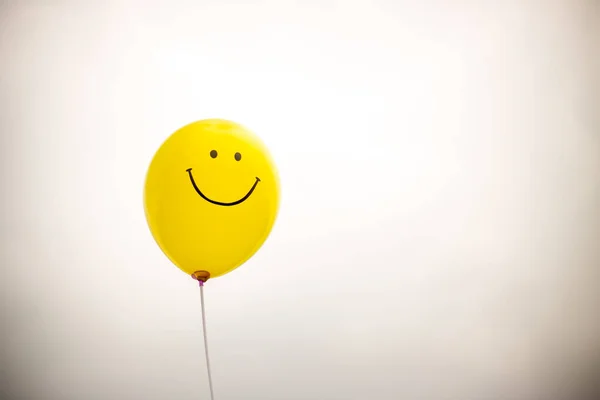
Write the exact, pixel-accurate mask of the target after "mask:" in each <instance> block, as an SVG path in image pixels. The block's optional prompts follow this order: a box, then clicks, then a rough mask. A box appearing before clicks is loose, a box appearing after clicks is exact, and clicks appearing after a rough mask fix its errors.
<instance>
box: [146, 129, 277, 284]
mask: <svg viewBox="0 0 600 400" xmlns="http://www.w3.org/2000/svg"><path fill="white" fill-rule="evenodd" d="M144 207H145V212H146V219H147V221H148V226H149V227H150V230H151V232H152V235H153V237H154V239H155V240H156V242H157V244H158V245H159V247H160V248H161V250H162V251H163V252H164V253H165V255H166V256H167V257H168V258H169V259H170V260H171V261H172V262H173V263H174V264H175V265H176V266H177V267H179V269H181V270H182V271H183V272H185V273H187V274H190V275H194V274H195V273H197V272H198V271H202V272H205V273H207V274H206V275H205V278H208V277H210V278H215V277H218V276H221V275H224V274H226V273H228V272H230V271H232V270H234V269H235V268H237V267H239V266H240V265H242V264H243V263H244V262H246V261H247V260H248V259H249V258H250V257H252V256H253V255H254V253H256V251H258V249H259V248H260V247H261V246H262V244H263V243H264V241H265V240H266V239H267V237H268V236H269V233H270V232H271V229H272V227H273V224H274V222H275V219H276V217H277V212H278V209H279V177H278V173H277V170H276V168H275V164H274V162H273V160H272V158H271V155H270V154H269V151H268V149H267V148H266V147H265V145H264V144H263V142H262V141H261V140H260V139H259V138H258V137H257V136H255V135H254V134H253V133H252V132H250V131H248V130H247V129H246V128H244V127H243V126H241V125H239V124H236V123H234V122H231V121H226V120H221V119H209V120H202V121H197V122H194V123H191V124H189V125H186V126H184V127H183V128H181V129H179V130H178V131H176V132H175V133H173V134H172V135H171V136H170V137H169V138H168V139H167V140H166V141H165V142H164V143H163V144H162V146H161V147H160V148H159V149H158V151H157V152H156V154H155V155H154V158H153V159H152V162H151V163H150V167H149V168H148V173H147V175H146V184H145V188H144ZM200 276H202V274H200Z"/></svg>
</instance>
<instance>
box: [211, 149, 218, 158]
mask: <svg viewBox="0 0 600 400" xmlns="http://www.w3.org/2000/svg"><path fill="white" fill-rule="evenodd" d="M210 156H211V157H212V158H217V151H216V150H211V151H210Z"/></svg>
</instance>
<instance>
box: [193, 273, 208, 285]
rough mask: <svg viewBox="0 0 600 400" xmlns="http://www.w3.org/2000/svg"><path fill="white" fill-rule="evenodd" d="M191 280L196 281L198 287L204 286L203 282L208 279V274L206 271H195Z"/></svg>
mask: <svg viewBox="0 0 600 400" xmlns="http://www.w3.org/2000/svg"><path fill="white" fill-rule="evenodd" d="M192 278H194V279H195V280H197V281H198V284H200V286H204V282H206V281H207V280H208V279H209V278H210V272H208V271H196V272H194V273H193V274H192Z"/></svg>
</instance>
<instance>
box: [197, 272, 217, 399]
mask: <svg viewBox="0 0 600 400" xmlns="http://www.w3.org/2000/svg"><path fill="white" fill-rule="evenodd" d="M198 283H199V286H200V307H201V308H202V332H203V334H204V354H205V356H206V371H207V372H208V387H209V389H210V400H215V395H214V391H213V384H212V373H211V370H210V359H209V357H208V337H207V334H206V310H205V308H204V282H203V281H202V280H198Z"/></svg>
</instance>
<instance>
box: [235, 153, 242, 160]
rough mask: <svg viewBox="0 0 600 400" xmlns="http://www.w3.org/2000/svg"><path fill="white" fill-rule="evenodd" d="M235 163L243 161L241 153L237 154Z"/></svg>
mask: <svg viewBox="0 0 600 400" xmlns="http://www.w3.org/2000/svg"><path fill="white" fill-rule="evenodd" d="M234 157H235V161H240V160H241V159H242V155H241V154H240V153H235V156H234Z"/></svg>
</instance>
